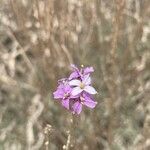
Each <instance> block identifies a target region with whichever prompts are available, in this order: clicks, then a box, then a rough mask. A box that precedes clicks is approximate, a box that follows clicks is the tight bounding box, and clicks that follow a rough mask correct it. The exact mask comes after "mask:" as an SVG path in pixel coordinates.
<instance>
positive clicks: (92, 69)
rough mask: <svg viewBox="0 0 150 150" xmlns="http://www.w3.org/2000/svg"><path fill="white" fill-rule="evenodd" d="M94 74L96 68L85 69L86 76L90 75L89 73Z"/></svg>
mask: <svg viewBox="0 0 150 150" xmlns="http://www.w3.org/2000/svg"><path fill="white" fill-rule="evenodd" d="M92 72H94V68H93V67H86V68H85V69H84V74H89V73H92Z"/></svg>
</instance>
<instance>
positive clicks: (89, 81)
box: [82, 75, 91, 85]
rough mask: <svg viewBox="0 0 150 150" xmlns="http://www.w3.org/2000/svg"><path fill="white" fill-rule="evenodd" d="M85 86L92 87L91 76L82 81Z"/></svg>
mask: <svg viewBox="0 0 150 150" xmlns="http://www.w3.org/2000/svg"><path fill="white" fill-rule="evenodd" d="M82 82H83V83H84V84H85V85H90V84H91V78H90V76H89V75H86V76H85V77H84V79H83V81H82Z"/></svg>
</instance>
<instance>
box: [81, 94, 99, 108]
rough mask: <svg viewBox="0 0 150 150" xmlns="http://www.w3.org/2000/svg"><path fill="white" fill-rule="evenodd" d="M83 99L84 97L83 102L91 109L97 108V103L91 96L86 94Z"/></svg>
mask: <svg viewBox="0 0 150 150" xmlns="http://www.w3.org/2000/svg"><path fill="white" fill-rule="evenodd" d="M83 97H84V102H83V104H84V105H86V106H87V107H90V108H94V107H95V106H96V104H97V102H95V101H94V100H93V99H92V97H91V96H90V95H87V94H84V95H83Z"/></svg>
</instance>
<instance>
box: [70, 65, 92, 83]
mask: <svg viewBox="0 0 150 150" xmlns="http://www.w3.org/2000/svg"><path fill="white" fill-rule="evenodd" d="M71 67H72V69H73V72H72V73H71V74H70V76H69V80H72V79H77V78H79V79H80V78H82V77H83V76H85V75H88V74H90V73H92V72H94V69H93V67H85V68H83V66H82V67H81V69H79V68H77V67H76V66H75V65H73V64H72V65H71Z"/></svg>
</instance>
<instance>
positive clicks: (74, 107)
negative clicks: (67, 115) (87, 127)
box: [72, 93, 97, 114]
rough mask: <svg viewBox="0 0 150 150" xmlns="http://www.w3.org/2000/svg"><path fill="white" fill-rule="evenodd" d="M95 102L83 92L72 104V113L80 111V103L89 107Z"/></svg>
mask: <svg viewBox="0 0 150 150" xmlns="http://www.w3.org/2000/svg"><path fill="white" fill-rule="evenodd" d="M96 104H97V102H95V101H94V100H93V98H92V97H91V96H90V95H89V94H87V93H83V94H82V95H81V96H80V97H79V98H78V99H76V100H75V101H74V103H73V104H72V112H73V114H75V113H76V114H80V113H81V111H82V105H85V106H87V107H89V108H94V107H95V106H96Z"/></svg>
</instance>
